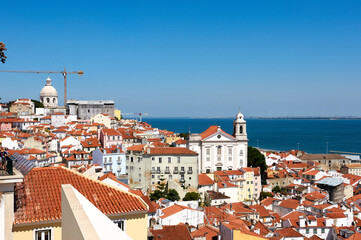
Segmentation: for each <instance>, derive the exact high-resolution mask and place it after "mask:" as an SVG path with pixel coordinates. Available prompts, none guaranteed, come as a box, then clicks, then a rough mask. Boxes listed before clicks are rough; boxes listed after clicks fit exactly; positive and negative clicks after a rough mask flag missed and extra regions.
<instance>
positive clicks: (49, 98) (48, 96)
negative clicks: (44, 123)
mask: <svg viewBox="0 0 361 240" xmlns="http://www.w3.org/2000/svg"><path fill="white" fill-rule="evenodd" d="M40 102H41V103H42V104H43V105H44V107H45V108H57V107H58V92H57V91H56V89H55V88H54V87H53V85H51V79H50V78H49V77H48V78H47V79H46V84H45V86H44V87H43V88H42V89H41V91H40Z"/></svg>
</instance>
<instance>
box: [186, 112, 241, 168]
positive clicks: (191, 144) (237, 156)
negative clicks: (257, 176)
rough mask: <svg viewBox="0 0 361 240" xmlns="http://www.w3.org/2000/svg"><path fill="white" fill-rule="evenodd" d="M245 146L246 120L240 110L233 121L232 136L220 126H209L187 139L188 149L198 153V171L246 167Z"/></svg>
mask: <svg viewBox="0 0 361 240" xmlns="http://www.w3.org/2000/svg"><path fill="white" fill-rule="evenodd" d="M247 147H248V138H247V131H246V121H245V120H244V117H243V115H242V114H241V113H240V112H239V113H238V114H237V116H236V119H235V120H234V122H233V136H232V135H230V134H228V133H226V132H224V131H223V130H222V129H221V127H220V126H210V127H209V128H208V129H207V130H206V131H204V132H203V133H200V134H192V135H190V137H189V141H188V149H190V150H192V151H194V152H197V153H198V154H199V160H198V169H199V171H200V172H206V173H209V172H214V171H221V170H231V169H239V168H241V167H247Z"/></svg>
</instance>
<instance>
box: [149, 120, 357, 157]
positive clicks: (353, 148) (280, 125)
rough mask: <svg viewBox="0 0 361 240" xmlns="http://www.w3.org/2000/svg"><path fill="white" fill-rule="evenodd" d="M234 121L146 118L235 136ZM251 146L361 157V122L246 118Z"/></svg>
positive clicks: (183, 129) (184, 129) (174, 127)
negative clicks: (213, 128) (214, 127)
mask: <svg viewBox="0 0 361 240" xmlns="http://www.w3.org/2000/svg"><path fill="white" fill-rule="evenodd" d="M233 120H234V119H233V118H143V121H145V122H147V123H149V124H151V125H152V126H153V127H155V128H159V129H166V130H169V131H173V132H176V133H188V132H191V133H201V132H203V131H204V130H206V129H207V128H208V127H209V126H211V125H218V126H221V128H222V129H223V130H224V131H225V132H227V133H229V134H232V132H233ZM246 121H247V134H248V139H249V145H250V146H253V147H258V148H261V149H269V150H275V151H288V150H291V149H296V150H297V149H299V150H302V151H306V152H307V153H326V152H328V153H330V152H332V151H340V152H352V153H359V154H360V155H361V120H360V119H337V120H333V119H246Z"/></svg>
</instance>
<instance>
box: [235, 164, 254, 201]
mask: <svg viewBox="0 0 361 240" xmlns="http://www.w3.org/2000/svg"><path fill="white" fill-rule="evenodd" d="M241 171H243V172H244V174H243V179H244V181H243V186H242V188H240V191H239V201H242V202H250V201H252V200H254V199H253V198H254V197H253V196H254V181H255V178H254V171H253V169H252V168H251V167H245V168H242V169H241Z"/></svg>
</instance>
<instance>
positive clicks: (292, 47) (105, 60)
mask: <svg viewBox="0 0 361 240" xmlns="http://www.w3.org/2000/svg"><path fill="white" fill-rule="evenodd" d="M360 13H361V1H345V0H340V1H331V0H327V1H319V0H317V1H314V0H310V1H308V0H302V1H300V0H285V1H271V0H265V1H256V0H252V1H251V0H249V1H240V0H238V1H210V0H205V1H185V0H182V1H175V0H172V1H169V0H168V1H154V0H152V1H83V2H81V1H2V3H1V14H0V22H1V28H0V42H4V43H5V44H6V47H7V48H8V51H7V52H6V54H7V56H8V59H7V62H6V64H0V70H5V69H6V70H62V69H63V67H67V69H68V70H71V71H74V70H83V71H84V72H85V74H84V76H83V77H78V76H71V75H70V76H69V80H68V99H79V100H101V99H103V100H115V101H116V107H118V108H120V109H121V110H122V111H123V112H147V113H149V114H150V115H149V116H153V117H180V116H198V117H212V116H219V117H221V116H224V117H228V116H234V115H235V113H236V112H237V111H238V107H240V108H241V111H242V112H243V113H244V114H245V116H266V117H271V116H330V115H332V116H348V115H353V116H356V115H357V116H359V115H361V107H360V106H361V91H360V90H361V65H360V64H361V58H360V57H361V14H360ZM46 77H47V75H45V74H43V75H36V74H15V73H0V82H1V86H2V87H1V94H0V97H2V101H8V100H13V99H16V98H22V97H26V98H35V99H37V98H38V97H39V92H40V89H41V88H42V87H43V85H44V84H45V79H46ZM50 77H51V78H52V79H53V85H54V86H55V87H56V88H57V90H58V94H59V102H60V103H61V104H62V103H63V80H62V76H61V75H60V74H57V75H50Z"/></svg>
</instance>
